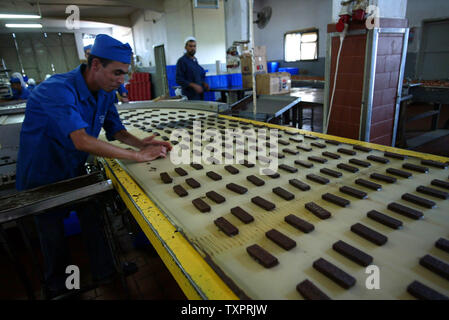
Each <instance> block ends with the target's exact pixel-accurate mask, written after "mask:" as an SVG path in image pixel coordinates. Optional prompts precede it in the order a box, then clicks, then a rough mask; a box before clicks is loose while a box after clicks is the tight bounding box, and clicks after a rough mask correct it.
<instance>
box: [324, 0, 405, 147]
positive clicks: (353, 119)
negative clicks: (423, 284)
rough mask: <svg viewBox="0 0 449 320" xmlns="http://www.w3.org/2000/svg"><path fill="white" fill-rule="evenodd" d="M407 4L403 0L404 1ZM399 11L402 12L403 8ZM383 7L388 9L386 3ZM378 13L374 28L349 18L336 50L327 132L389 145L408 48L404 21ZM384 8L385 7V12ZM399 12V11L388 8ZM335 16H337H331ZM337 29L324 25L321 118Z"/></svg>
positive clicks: (328, 91)
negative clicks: (323, 87) (324, 85)
mask: <svg viewBox="0 0 449 320" xmlns="http://www.w3.org/2000/svg"><path fill="white" fill-rule="evenodd" d="M405 3H406V2H405ZM399 7H400V10H399V9H398V10H399V11H400V12H402V11H403V14H404V15H405V8H404V7H403V6H399ZM384 9H385V10H386V11H387V8H384ZM379 10H380V11H379V12H380V15H381V18H380V19H379V25H378V27H375V28H372V29H367V28H366V26H365V23H361V22H359V23H351V24H350V26H349V29H348V33H347V35H346V37H345V39H344V41H343V47H342V50H341V54H340V60H339V68H338V75H337V82H336V89H335V94H334V99H333V104H332V110H331V114H330V118H329V124H328V131H327V132H328V133H329V134H333V135H337V136H342V137H347V138H351V139H358V140H363V141H368V142H373V143H378V144H383V145H393V146H394V143H395V140H396V131H397V126H398V118H399V111H400V98H401V91H402V81H403V71H404V66H405V56H406V53H407V41H408V27H407V26H408V22H407V20H406V19H402V18H382V11H383V10H382V8H379ZM387 13H388V11H387ZM389 13H390V14H393V15H396V16H397V15H398V13H397V12H389ZM334 19H335V17H334ZM339 46H340V33H338V32H337V30H336V25H335V24H329V25H328V48H327V59H326V80H327V82H326V88H325V106H324V117H323V118H324V123H326V122H325V121H327V117H328V114H329V107H330V100H331V96H332V90H333V83H334V77H335V70H336V64H337V53H338V49H339Z"/></svg>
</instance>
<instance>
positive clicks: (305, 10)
mask: <svg viewBox="0 0 449 320" xmlns="http://www.w3.org/2000/svg"><path fill="white" fill-rule="evenodd" d="M331 5H332V2H331V0H283V1H278V0H260V1H255V4H254V9H255V11H259V10H261V9H262V8H263V7H265V6H270V7H271V8H272V10H273V13H272V15H271V19H270V21H269V22H268V25H267V26H266V27H265V28H263V29H259V28H258V27H257V25H254V40H255V44H256V45H265V46H267V59H268V60H280V59H284V53H283V50H284V34H285V33H286V32H288V31H293V30H299V29H306V28H317V29H319V36H318V37H319V44H318V46H319V52H318V56H319V57H325V56H326V35H327V24H328V23H330V22H331V11H332V6H331ZM255 18H256V16H255Z"/></svg>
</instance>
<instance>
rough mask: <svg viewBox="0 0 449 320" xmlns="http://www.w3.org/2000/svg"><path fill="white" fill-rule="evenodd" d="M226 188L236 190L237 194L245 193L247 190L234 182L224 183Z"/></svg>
mask: <svg viewBox="0 0 449 320" xmlns="http://www.w3.org/2000/svg"><path fill="white" fill-rule="evenodd" d="M226 189H229V190H231V191H234V192H236V193H238V194H244V193H246V192H247V191H248V189H246V188H245V187H242V186H240V185H238V184H235V183H228V184H227V185H226Z"/></svg>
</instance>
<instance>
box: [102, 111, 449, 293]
mask: <svg viewBox="0 0 449 320" xmlns="http://www.w3.org/2000/svg"><path fill="white" fill-rule="evenodd" d="M120 115H121V117H122V118H123V119H124V122H125V124H126V125H127V128H128V129H129V130H130V131H131V132H132V133H133V134H135V135H137V136H140V137H144V136H148V134H149V133H150V132H151V133H156V132H157V133H158V134H160V136H161V138H164V137H165V138H164V139H167V140H171V137H170V134H171V133H172V132H173V131H174V130H175V128H180V127H184V128H186V129H187V131H190V132H191V133H192V135H190V137H193V136H194V135H198V134H199V133H200V132H199V131H197V132H194V128H193V127H192V126H191V122H190V121H193V120H199V121H203V129H207V128H209V127H210V128H216V129H218V130H225V129H232V128H241V129H245V128H246V129H259V130H261V129H263V128H262V127H261V126H266V128H278V129H281V130H280V131H279V132H278V134H279V137H278V139H279V140H281V141H283V142H284V144H279V149H278V150H277V153H278V154H280V155H284V157H283V158H281V159H276V160H277V161H278V163H279V164H283V165H284V166H283V167H284V168H283V169H279V170H278V173H279V177H278V178H273V177H274V176H267V175H262V174H261V172H260V171H259V166H266V163H263V162H262V161H261V160H262V157H261V158H260V161H257V164H256V166H254V167H249V166H244V165H242V164H232V166H233V167H234V168H237V169H238V171H239V172H238V173H237V174H231V173H230V171H228V170H226V169H225V164H216V165H212V164H211V165H205V164H203V166H204V167H203V169H200V170H196V169H194V168H193V167H192V166H190V165H189V164H179V165H174V164H172V163H171V162H170V160H169V159H165V160H156V161H152V162H149V163H141V164H137V163H133V162H130V161H112V160H107V161H106V162H105V163H106V164H107V166H106V167H107V169H108V172H109V175H110V177H112V180H113V181H114V183H115V185H116V188H117V189H118V190H119V192H120V193H121V195H122V198H123V199H124V200H125V202H126V203H127V205H128V207H129V208H130V209H131V211H132V212H133V214H134V216H135V217H136V219H137V221H138V222H139V224H140V226H141V227H142V228H143V230H144V231H145V233H146V235H147V236H148V237H149V239H150V241H151V242H152V244H153V245H154V246H155V248H156V250H157V251H158V253H159V254H160V255H161V257H162V258H163V260H164V262H165V263H166V265H167V266H168V268H169V269H170V271H171V272H172V273H173V275H174V277H175V279H176V280H177V281H178V283H179V284H180V286H181V288H182V289H183V290H184V292H185V293H186V295H187V297H189V298H208V299H229V298H235V297H240V298H245V297H250V298H253V299H302V298H305V297H309V295H308V294H307V293H306V292H305V291H304V290H306V289H307V288H308V289H310V287H311V286H310V283H313V285H315V286H316V287H317V288H319V290H321V291H322V292H323V293H324V294H325V295H327V296H329V297H330V298H332V299H412V298H413V297H414V296H413V295H411V294H410V293H409V292H408V291H407V288H408V286H409V285H410V284H412V283H413V282H414V281H418V282H419V283H421V284H424V285H425V286H427V287H429V288H432V289H433V290H435V291H437V292H439V293H440V294H443V295H445V296H449V281H448V280H447V278H446V279H445V278H444V275H445V273H444V272H447V271H444V270H445V269H444V268H443V271H438V272H439V274H438V272H436V271H435V270H432V267H429V266H426V261H428V260H429V259H424V260H420V259H422V258H423V257H425V256H426V255H428V254H430V255H431V256H432V257H434V258H437V259H439V260H440V261H442V262H444V263H446V264H448V263H449V254H448V253H447V252H445V251H444V250H442V249H440V248H437V247H436V246H435V243H436V242H437V241H438V240H439V239H440V238H443V239H448V237H449V200H448V199H444V198H438V197H436V196H435V195H434V196H432V195H429V194H425V193H423V192H422V189H420V191H417V188H418V187H420V186H422V187H425V188H432V190H437V191H438V192H440V193H441V194H443V195H444V192H448V190H446V189H444V186H445V184H447V183H449V180H448V175H449V173H448V170H447V169H445V168H444V167H447V166H446V165H444V164H440V166H441V167H442V168H439V167H438V164H435V163H432V162H431V163H423V162H422V160H424V159H427V160H432V161H439V162H440V163H445V162H447V161H448V160H449V159H447V158H442V157H437V156H432V155H428V154H419V153H415V152H411V151H407V150H400V149H395V148H390V147H385V146H379V145H373V144H368V143H363V142H360V141H353V140H348V139H343V138H338V137H333V136H327V135H323V134H317V133H312V132H306V131H303V130H297V129H291V128H287V127H281V126H276V125H267V124H264V123H258V122H254V121H249V120H244V119H239V118H232V117H227V116H219V117H217V115H216V114H215V113H211V112H206V111H195V110H182V109H178V108H168V109H164V108H159V109H154V108H153V109H147V110H145V109H139V110H124V111H120ZM313 137H315V139H312V138H313ZM194 138H195V137H194ZM192 140H193V139H191V141H190V142H187V141H183V140H182V139H180V140H179V141H180V142H179V143H178V144H177V147H179V146H181V145H185V147H190V146H193V143H195V142H197V141H195V140H194V141H193V142H192ZM300 140H302V141H301V142H299V141H300ZM335 141H338V142H340V144H339V145H336V144H335ZM285 142H287V143H288V145H287V144H285ZM209 143H210V142H209V141H203V148H204V147H206V146H207V144H209ZM117 144H118V145H121V144H120V143H117ZM220 145H221V143H220ZM233 145H234V148H233V150H232V151H231V152H230V154H232V155H234V156H235V155H236V154H237V153H238V152H237V153H236V149H240V148H242V149H243V150H247V151H249V150H250V147H248V146H246V145H244V146H241V147H240V146H239V144H238V143H237V144H236V143H234V144H233ZM298 147H301V148H298ZM260 148H262V146H260ZM286 148H288V149H291V150H296V151H299V154H297V155H295V152H287V151H286V150H284V149H286ZM265 149H266V147H265ZM243 150H242V151H243ZM291 150H290V151H291ZM307 150H310V151H307ZM225 151H226V150H225ZM323 153H324V155H323ZM391 153H394V154H391ZM220 155H221V152H219V153H218V155H215V156H214V157H215V158H217V159H219V158H221V157H220ZM407 156H408V157H407ZM402 158H404V159H402ZM322 159H325V161H322ZM382 159H388V161H389V162H388V163H386V164H384V163H382V162H379V161H382ZM376 160H377V161H376ZM308 163H313V167H310V168H308V167H305V166H304V165H307V164H308ZM407 164H411V166H408V165H407ZM404 165H405V167H404ZM417 166H419V167H417ZM178 167H181V168H182V169H184V170H185V171H186V172H187V175H186V176H181V175H180V174H179V173H177V172H176V171H175V170H174V169H175V168H178ZM422 167H426V168H428V172H427V173H426V172H421V171H425V170H421V169H422ZM292 168H296V169H297V171H296V170H292ZM354 168H355V169H354ZM345 169H346V170H345ZM387 169H396V170H388V171H387ZM398 170H400V171H398ZM209 171H214V172H215V173H216V174H218V175H220V176H221V177H222V179H221V180H216V179H213V178H211V176H212V177H215V178H216V176H215V175H210V174H209V175H207V174H206V173H207V172H209ZM163 172H165V173H167V174H168V176H169V177H170V178H171V180H172V181H171V182H169V181H170V179H168V180H167V181H166V182H167V183H164V182H163V181H162V180H161V176H160V174H161V173H163ZM410 174H411V177H410V178H405V176H408V175H410ZM250 175H255V176H257V177H258V178H259V179H260V180H262V181H263V182H264V184H263V185H262V186H256V185H255V184H253V183H251V182H250V181H249V180H248V179H247V177H248V176H250ZM379 175H381V176H379ZM316 176H318V177H320V178H321V179H322V178H325V179H322V180H323V181H324V182H326V181H327V180H328V181H329V182H328V183H325V184H321V183H319V180H320V179H318V180H317V179H313V177H316ZM384 176H386V177H390V178H389V179H390V180H395V182H393V183H388V182H386V181H384V180H379V177H384ZM165 178H167V177H165ZM165 178H164V179H165ZM189 178H193V179H194V180H196V181H197V182H199V183H200V187H198V188H193V187H192V186H191V185H192V184H188V182H186V179H189ZM392 178H394V179H392ZM293 179H296V180H293ZM386 179H387V178H386ZM387 180H388V179H387ZM292 181H293V182H292ZM298 181H299V182H300V183H298ZM317 181H318V182H317ZM435 181H442V182H440V183H435ZM230 183H234V184H237V185H238V186H241V187H244V188H245V189H247V191H246V192H244V193H243V194H240V193H239V192H240V191H239V190H240V189H238V190H237V189H236V190H235V191H232V190H231V189H233V187H229V186H228V187H227V185H229V184H230ZM175 185H181V186H182V188H184V189H185V190H186V191H187V192H188V195H187V196H184V197H180V196H178V195H177V194H176V192H175V191H174V190H173V187H174V186H175ZM304 185H308V186H309V187H310V189H307V188H303V187H304ZM376 185H378V186H380V187H381V190H380V191H376V190H375V189H376V188H373V186H376ZM425 190H428V189H425ZM211 191H215V192H216V193H218V194H220V195H221V196H223V197H224V198H225V201H224V202H222V203H217V202H220V201H221V200H217V199H216V198H215V197H216V196H214V194H213V193H212V194H211V193H210V192H211ZM236 191H237V192H236ZM243 191H244V190H243ZM243 191H242V192H243ZM407 194H411V195H412V196H411V197H410V196H407ZM292 195H293V199H291V198H292ZM256 197H260V198H262V199H265V200H268V201H269V202H270V203H272V204H274V205H275V209H274V210H270V211H267V210H265V209H263V205H261V206H259V205H257V201H254V199H255V198H256ZM416 197H419V198H418V202H417V203H416ZM198 198H200V199H201V200H202V201H203V202H205V203H206V205H207V206H209V207H210V211H209V212H205V213H201V212H200V210H199V209H198V208H197V207H195V205H194V204H193V203H192V201H193V200H194V199H198ZM214 199H215V200H214ZM289 199H290V200H289ZM419 199H420V200H419ZM423 199H424V200H423ZM252 200H253V201H252ZM410 201H415V202H410ZM428 201H432V202H433V203H434V204H435V207H433V208H432V206H430V207H429V203H432V202H428ZM312 202H313V203H314V204H315V206H313V205H311V203H312ZM392 203H396V205H392ZM397 205H399V206H397ZM237 206H238V207H240V208H242V209H244V210H245V211H246V212H247V213H249V214H250V215H251V216H252V217H253V218H254V221H252V222H250V223H247V224H245V223H244V222H242V221H241V220H239V219H238V218H237V217H236V216H235V215H234V214H232V213H231V209H232V208H235V207H237ZM317 206H318V208H321V209H324V210H325V211H327V212H329V213H330V215H331V216H330V218H328V219H322V218H323V217H324V216H323V215H321V213H320V211H319V210H320V209H316V207H317ZM401 206H406V207H407V208H409V209H413V210H414V211H410V212H409V211H408V209H405V210H406V211H405V212H404V211H401V208H402V207H401ZM307 208H309V209H307ZM315 210H318V211H317V212H315V213H313V211H315ZM373 210H375V211H374V212H373ZM416 212H419V213H421V214H422V215H423V218H422V219H418V220H415V219H414V218H415V217H419V214H418V215H417V216H416ZM289 215H294V216H296V217H297V218H300V219H301V220H300V221H301V222H302V223H303V226H304V228H305V229H304V230H310V228H307V227H310V224H311V225H313V230H312V231H309V232H304V231H301V230H300V229H297V228H295V227H294V226H292V224H289V223H288V222H286V221H285V218H286V216H289ZM318 216H321V219H320V218H319V217H318ZM221 217H223V218H225V219H226V220H227V221H228V222H230V223H231V224H232V225H233V226H235V227H236V228H237V229H238V234H236V235H233V236H228V235H227V234H226V233H225V232H223V231H220V229H219V228H218V227H217V225H216V224H215V223H214V221H215V220H216V219H218V218H221ZM220 221H222V219H220ZM295 221H296V220H295ZM386 221H387V222H386ZM397 221H400V222H402V229H395V228H392V227H391V225H394V222H397ZM291 223H292V222H291ZM388 223H389V224H390V226H388ZM218 224H219V223H218ZM271 229H276V230H277V231H278V232H280V233H282V234H283V235H285V236H287V237H288V238H290V239H291V240H293V241H294V242H295V243H296V246H293V247H292V246H291V242H289V241H284V240H285V239H283V238H282V237H281V238H280V239H278V237H279V235H278V233H276V232H272V231H270V230H271ZM223 230H224V229H223ZM268 231H270V232H269V233H268V234H267V235H266V233H267V232H268ZM231 233H232V232H231ZM234 233H235V232H234ZM443 242H444V241H443ZM254 244H257V245H258V246H260V247H261V248H263V249H265V250H266V251H268V252H269V253H270V254H271V255H273V256H274V257H275V258H276V259H277V261H278V263H277V264H275V265H274V266H272V264H271V263H267V264H265V266H272V267H270V268H266V267H264V266H263V265H262V264H259V263H258V262H257V261H256V260H255V259H253V257H254V252H252V251H250V252H248V251H247V248H248V247H250V246H253V245H254ZM286 248H287V249H289V250H286ZM256 252H257V250H256ZM354 252H355V253H354ZM360 252H362V253H363V254H365V255H368V256H371V257H372V264H374V265H376V266H377V267H378V268H379V270H380V290H369V289H367V288H366V287H365V281H366V279H367V277H368V274H367V273H365V271H366V269H365V266H362V265H360V263H357V262H355V261H359V260H362V261H368V260H366V259H364V258H363V259H362V258H360ZM355 254H358V256H359V258H357V257H354V255H355ZM351 255H352V256H351ZM348 257H349V258H348ZM351 257H352V258H351ZM357 259H358V260H357ZM420 261H421V264H420ZM429 261H433V260H431V259H430V260H429ZM443 266H444V265H443ZM329 267H330V270H331V271H326V270H327V269H326V268H329ZM332 268H333V269H332ZM336 268H338V269H340V270H341V271H343V272H344V273H341V274H343V275H345V276H347V277H348V278H347V279H354V281H352V280H347V281H343V280H341V279H336V278H335V276H334V275H333V274H331V273H332V270H334V271H335V270H336ZM213 270H214V271H213ZM329 272H331V273H329ZM441 274H443V275H441ZM446 276H447V275H446ZM306 280H307V281H306ZM342 281H343V282H342ZM299 284H302V285H299ZM297 285H298V288H297ZM416 287H419V285H418V286H416V285H414V286H412V287H411V289H410V292H414V291H413V289H415V288H416ZM304 288H306V289H304ZM231 290H232V291H231ZM299 292H301V293H299ZM414 295H415V296H418V294H416V292H415V293H414Z"/></svg>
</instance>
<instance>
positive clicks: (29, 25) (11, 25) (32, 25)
mask: <svg viewBox="0 0 449 320" xmlns="http://www.w3.org/2000/svg"><path fill="white" fill-rule="evenodd" d="M5 27H6V28H42V25H41V24H40V23H7V24H5Z"/></svg>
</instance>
